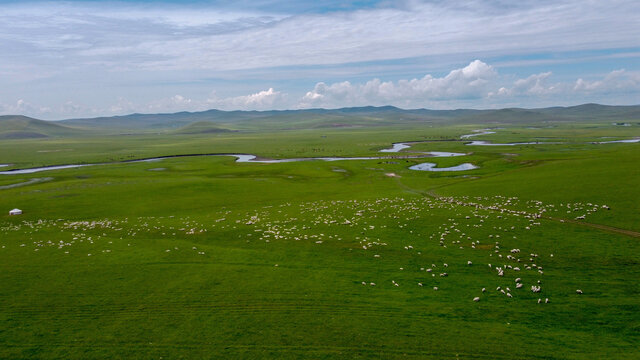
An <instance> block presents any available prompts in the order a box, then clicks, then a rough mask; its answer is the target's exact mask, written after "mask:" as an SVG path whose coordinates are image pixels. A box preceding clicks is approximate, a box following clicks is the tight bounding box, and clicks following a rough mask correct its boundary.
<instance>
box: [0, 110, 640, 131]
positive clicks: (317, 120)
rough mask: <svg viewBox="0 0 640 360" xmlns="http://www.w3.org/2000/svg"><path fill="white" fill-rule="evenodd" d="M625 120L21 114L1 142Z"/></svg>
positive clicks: (566, 115) (346, 113)
mask: <svg viewBox="0 0 640 360" xmlns="http://www.w3.org/2000/svg"><path fill="white" fill-rule="evenodd" d="M571 121H581V122H584V121H591V122H599V121H622V122H632V123H634V124H636V125H637V124H638V123H639V121H640V105H634V106H607V105H599V104H584V105H578V106H570V107H549V108H541V109H521V108H507V109H498V110H473V109H457V110H429V109H414V110H404V109H400V108H397V107H393V106H382V107H374V106H366V107H350V108H342V109H331V110H329V109H307V110H271V111H222V110H207V111H201V112H178V113H173V114H131V115H124V116H111V117H97V118H86V119H68V120H60V121H43V120H38V119H33V118H29V117H26V116H21V115H4V116H0V139H25V138H44V137H66V136H81V135H91V134H95V135H98V134H136V133H165V134H205V133H221V132H229V131H250V130H289V129H317V128H339V127H362V126H394V125H409V124H419V123H430V124H444V123H449V124H460V125H461V124H486V125H487V126H491V124H494V125H500V124H502V125H508V124H514V125H515V124H518V125H540V124H543V123H549V122H571Z"/></svg>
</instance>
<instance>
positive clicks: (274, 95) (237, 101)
mask: <svg viewBox="0 0 640 360" xmlns="http://www.w3.org/2000/svg"><path fill="white" fill-rule="evenodd" d="M285 97H286V96H285V95H284V94H282V93H281V92H280V91H275V90H273V88H269V89H268V90H263V91H260V92H257V93H255V94H250V95H242V96H236V97H230V98H224V99H218V98H215V97H214V98H210V99H208V100H207V103H208V104H210V105H214V106H217V107H219V108H222V109H233V110H235V109H243V110H266V109H273V108H278V107H279V105H282V102H283V101H284V99H285Z"/></svg>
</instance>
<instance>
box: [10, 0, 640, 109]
mask: <svg viewBox="0 0 640 360" xmlns="http://www.w3.org/2000/svg"><path fill="white" fill-rule="evenodd" d="M637 14H640V2H638V1H618V0H612V1H607V2H604V1H587V0H581V1H577V0H559V1H549V0H537V1H530V0H522V1H518V2H514V1H506V0H488V1H478V0H476V1H474V0H467V1H456V0H453V1H444V0H432V1H417V0H415V1H414V0H407V1H402V0H398V1H394V0H387V1H333V0H329V1H308V2H307V1H276V0H255V1H242V0H241V1H179V2H178V1H118V2H106V1H65V2H58V1H41V2H32V1H0V54H2V55H1V56H0V114H25V115H29V116H34V117H38V118H43V119H61V118H70V117H89V116H103V115H120V114H127V113H132V112H144V113H155V112H175V111H199V110H205V109H210V108H218V109H225V110H235V109H242V110H254V109H255V110H268V109H298V108H309V107H326V108H336V107H343V106H362V105H388V104H390V105H395V106H399V107H404V108H422V107H424V108H432V109H450V108H463V107H467V108H501V107H512V106H515V107H543V106H556V105H575V104H581V103H586V102H598V103H604V104H640V16H638V15H637Z"/></svg>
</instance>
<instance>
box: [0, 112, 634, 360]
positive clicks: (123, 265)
mask: <svg viewBox="0 0 640 360" xmlns="http://www.w3.org/2000/svg"><path fill="white" fill-rule="evenodd" d="M546 125H548V124H546ZM482 127H486V124H477V125H476V124H462V125H457V126H432V125H422V126H421V125H411V126H385V127H362V128H352V129H310V130H295V131H257V130H254V131H241V132H223V133H206V134H192V135H184V134H161V135H154V134H146V135H131V136H106V135H99V136H98V135H97V136H92V137H64V138H47V139H21V140H3V141H0V164H9V165H10V166H8V167H4V168H0V170H5V169H11V168H28V167H35V166H43V165H60V164H70V163H76V164H77V163H101V162H115V161H123V160H132V159H140V158H149V157H155V156H166V155H177V154H211V153H248V154H256V155H258V156H261V157H265V158H292V157H296V158H298V157H319V156H344V157H346V156H380V155H388V156H401V155H407V154H419V153H420V152H423V151H454V152H464V153H467V154H468V155H466V156H464V157H451V158H429V159H402V158H397V159H384V160H366V161H363V160H357V161H336V162H324V161H307V162H292V163H278V164H259V163H236V162H234V158H232V157H205V156H196V157H182V158H171V159H164V160H162V161H157V162H145V163H113V164H108V165H99V166H91V167H83V168H76V169H66V170H57V171H47V172H41V173H33V174H24V175H0V186H7V185H11V184H17V183H22V182H28V181H30V180H33V179H43V178H46V179H45V180H43V181H41V182H32V183H29V184H27V185H24V186H19V187H10V188H1V187H0V209H4V210H2V211H3V215H1V216H2V217H1V218H0V260H1V261H0V285H1V288H2V293H1V294H0V324H1V325H0V357H1V358H78V359H80V358H150V359H159V358H164V359H173V358H252V359H253V358H282V359H287V358H291V359H294V358H321V359H333V358H336V359H343V358H363V359H369V358H383V359H387V358H409V359H413V358H415V359H425V358H433V359H441V358H449V359H465V358H466V359H473V358H486V359H514V358H520V359H524V358H526V359H593V358H620V359H629V358H638V357H640V351H639V350H638V349H640V335H639V334H640V331H639V330H640V315H639V314H640V302H639V301H638V295H640V282H639V281H638V279H639V278H640V238H639V234H638V233H639V232H640V221H639V220H640V219H639V214H640V205H639V204H640V190H639V189H638V186H637V184H640V171H639V170H638V169H640V167H638V165H637V164H638V163H639V161H640V144H639V143H631V144H592V143H591V142H593V141H601V140H603V139H602V138H603V137H606V138H607V139H606V140H610V139H620V138H632V137H634V136H636V137H637V136H640V127H638V126H632V127H620V126H614V125H612V124H611V123H610V122H602V123H593V122H590V123H585V124H580V123H575V122H572V123H567V124H556V125H554V127H550V128H549V127H540V128H530V127H524V126H519V127H518V126H508V127H504V128H502V129H497V130H495V131H496V134H491V135H483V136H478V137H476V138H473V140H491V141H493V142H496V143H498V142H528V141H550V142H562V144H544V145H518V146H495V147H494V146H468V145H465V142H464V141H460V139H459V136H460V135H462V134H468V133H469V132H470V131H471V130H474V129H479V128H482ZM401 141H429V142H425V143H417V144H414V145H412V147H411V148H410V149H406V150H404V151H403V152H401V153H399V154H381V153H379V152H378V151H379V150H380V149H383V148H388V147H389V146H390V145H391V143H392V142H401ZM467 142H468V141H467ZM426 161H428V162H435V163H437V164H438V166H439V167H446V166H453V165H457V164H460V163H463V162H471V163H474V164H476V165H478V166H479V167H480V168H479V169H477V170H471V171H465V172H441V173H430V172H420V171H412V170H409V169H408V167H409V166H411V165H413V164H417V163H420V162H426ZM391 173H393V174H395V175H396V176H388V174H391ZM14 207H18V208H21V209H23V210H24V211H25V214H24V215H22V216H14V217H9V216H7V215H5V214H6V213H7V211H8V210H10V209H12V208H14ZM607 208H609V210H607ZM583 215H584V219H578V220H576V218H577V217H580V216H583ZM516 249H519V250H520V251H519V252H518V251H516ZM512 250H513V252H512ZM507 257H509V258H507ZM468 262H471V264H469V263H468ZM445 264H446V266H445ZM489 264H491V266H489ZM534 264H535V265H534ZM496 267H500V268H501V269H502V272H503V275H502V276H500V275H499V271H498V270H497V269H496ZM516 267H517V268H519V270H515V268H516ZM444 273H446V274H447V276H441V274H444ZM516 278H520V280H519V281H516ZM538 281H540V283H539V284H538ZM363 283H364V284H363ZM372 283H375V285H372ZM517 283H522V284H523V287H522V288H519V289H517V288H516V284H517ZM396 284H397V285H396ZM419 284H421V285H419ZM537 285H539V286H540V287H541V291H540V292H539V293H534V292H532V291H531V286H537ZM498 287H500V290H504V291H505V293H502V292H501V291H500V290H497V288H498ZM434 288H437V290H435V289H434ZM483 288H485V289H486V291H485V292H483V291H482V289H483ZM507 288H509V289H508V290H507ZM577 289H580V290H582V291H583V294H581V295H580V294H577V293H576V290H577ZM507 293H509V294H511V296H512V297H508V296H507V295H506V294H507ZM474 297H479V298H480V301H478V302H474V301H473V298H474ZM538 299H541V300H542V303H538ZM545 299H549V302H548V303H546V302H545Z"/></svg>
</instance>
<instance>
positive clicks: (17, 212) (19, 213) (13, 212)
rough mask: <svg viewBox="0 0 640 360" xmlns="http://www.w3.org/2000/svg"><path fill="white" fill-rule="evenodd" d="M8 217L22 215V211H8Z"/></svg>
mask: <svg viewBox="0 0 640 360" xmlns="http://www.w3.org/2000/svg"><path fill="white" fill-rule="evenodd" d="M9 215H22V210H20V209H13V210H11V211H9Z"/></svg>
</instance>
